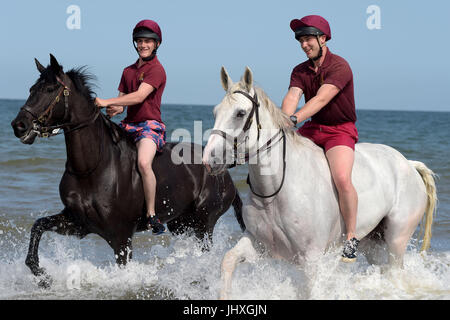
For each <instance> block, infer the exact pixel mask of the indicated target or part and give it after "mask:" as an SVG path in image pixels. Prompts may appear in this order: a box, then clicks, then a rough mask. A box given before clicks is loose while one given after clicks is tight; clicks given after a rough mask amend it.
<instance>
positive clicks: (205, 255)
mask: <svg viewBox="0 0 450 320" xmlns="http://www.w3.org/2000/svg"><path fill="white" fill-rule="evenodd" d="M23 103H24V101H21V100H0V114H1V116H0V148H1V153H0V181H1V183H0V299H200V300H202V299H217V298H218V294H219V290H220V265H221V260H222V257H223V255H224V254H225V252H226V251H227V250H229V249H231V248H232V247H233V246H234V245H235V244H236V242H237V241H238V239H239V237H240V236H241V231H240V227H239V225H238V223H237V221H236V219H235V217H234V213H233V209H229V210H228V211H227V212H226V213H225V214H224V215H223V216H222V217H221V218H220V219H219V221H218V223H217V224H216V227H215V229H214V235H213V244H212V246H211V249H210V250H209V251H205V250H203V249H204V245H205V243H202V242H198V241H196V240H195V238H194V237H193V236H191V235H189V234H184V235H180V236H173V235H162V236H159V237H155V236H152V235H151V234H150V232H144V233H138V234H135V237H134V239H133V245H134V247H133V249H134V252H133V261H131V262H130V263H129V264H128V265H127V267H126V268H119V267H118V266H117V265H116V264H115V259H114V254H113V251H112V249H111V248H110V247H109V246H108V245H107V243H106V242H105V241H104V240H103V239H102V238H100V237H99V236H97V235H93V234H92V235H88V236H87V237H85V238H84V239H82V240H79V239H77V238H75V237H66V236H61V235H57V234H55V233H52V232H46V233H44V235H43V237H42V240H41V243H40V246H39V257H40V264H41V266H42V267H44V268H45V269H46V270H47V272H48V274H49V275H51V277H52V278H53V284H52V286H51V287H50V288H49V289H46V290H44V289H41V288H40V287H39V286H38V279H36V278H35V277H34V276H33V275H32V274H31V272H30V270H29V269H28V268H27V267H26V266H25V263H24V262H25V258H26V254H27V251H28V242H29V238H30V230H31V226H32V225H33V223H34V221H35V220H36V219H38V218H40V217H44V216H48V215H53V214H56V213H59V212H60V211H61V210H62V208H63V207H62V203H61V200H60V198H59V193H58V185H59V181H60V179H61V176H62V173H63V172H64V164H65V159H66V153H65V144H64V137H63V136H62V135H60V136H55V137H52V138H50V139H37V140H36V142H35V143H34V144H33V145H31V146H29V145H24V144H22V143H20V141H19V139H17V138H16V137H15V136H14V134H13V131H12V128H11V126H10V122H11V120H12V119H14V117H15V116H16V114H17V112H18V110H19V108H20V107H21V106H22V105H23ZM212 108H213V106H191V105H163V107H162V110H163V121H164V122H165V124H166V126H167V128H168V134H167V136H168V140H169V141H170V140H171V139H172V138H173V139H179V136H180V135H179V133H180V132H181V131H180V129H183V130H185V131H184V132H189V133H191V136H192V137H194V134H195V130H196V129H195V128H196V127H197V128H198V124H199V123H200V124H201V127H202V133H203V132H205V131H206V130H208V129H211V128H212V126H213V123H214V119H213V115H212ZM357 114H358V121H357V127H358V131H359V139H360V142H374V143H383V144H387V145H390V146H392V147H394V148H396V149H397V150H399V151H400V152H402V153H403V154H404V155H405V157H407V158H408V159H411V160H418V161H422V162H424V163H425V164H426V165H427V166H428V167H429V168H431V169H432V170H433V171H434V172H435V173H436V174H437V175H438V178H437V180H436V184H437V191H438V198H439V204H438V208H437V213H436V216H435V219H434V225H433V238H432V240H431V249H430V250H429V251H428V252H427V253H425V254H421V253H419V248H420V241H418V240H417V238H418V234H419V232H416V233H415V234H414V236H413V239H412V240H411V241H410V243H409V245H408V249H407V252H406V254H405V258H404V268H403V269H396V268H387V267H386V266H385V265H371V264H369V263H368V262H367V260H366V259H365V257H364V256H363V255H360V256H359V257H358V260H357V262H356V263H354V264H344V263H341V262H340V253H341V252H340V250H341V249H340V248H336V249H332V250H330V251H329V252H327V253H326V254H324V255H323V256H322V257H321V258H320V260H319V261H315V262H314V264H313V265H305V266H297V265H293V264H290V263H288V262H285V261H280V260H274V259H271V258H269V257H267V256H265V255H262V256H261V258H260V259H259V260H258V261H256V262H255V263H243V264H240V265H239V266H238V267H237V269H236V271H235V274H234V277H233V288H232V292H231V297H232V298H233V299H245V300H246V299H333V300H335V299H342V300H345V299H449V298H450V270H449V267H450V165H449V161H448V159H449V158H450V144H449V140H450V130H449V129H448V124H449V123H450V113H449V112H408V111H372V110H357ZM122 118H123V116H122ZM120 119H121V117H120V116H119V117H117V119H115V121H119V120H120ZM196 122H197V124H195V123H196ZM205 138H206V136H205V137H202V136H201V135H200V137H199V136H198V134H197V137H196V139H197V141H195V142H202V141H203V143H206V140H204V139H205ZM230 173H231V175H232V177H233V180H234V182H235V183H236V185H237V186H238V189H239V192H240V194H241V196H242V197H245V196H247V194H248V192H249V189H248V186H247V185H246V183H245V179H246V176H247V170H246V167H245V166H241V167H237V168H234V169H231V170H230Z"/></svg>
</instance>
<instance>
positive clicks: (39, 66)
mask: <svg viewBox="0 0 450 320" xmlns="http://www.w3.org/2000/svg"><path fill="white" fill-rule="evenodd" d="M34 62H35V63H36V67H37V69H38V71H39V73H42V72H44V70H45V67H44V66H43V65H42V64H41V63H40V62H39V61H38V60H37V59H36V58H34Z"/></svg>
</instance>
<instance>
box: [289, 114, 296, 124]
mask: <svg viewBox="0 0 450 320" xmlns="http://www.w3.org/2000/svg"><path fill="white" fill-rule="evenodd" d="M289 119H291V121H292V123H293V124H294V126H296V125H297V117H296V116H294V115H292V116H290V117H289Z"/></svg>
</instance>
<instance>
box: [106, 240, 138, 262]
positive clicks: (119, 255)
mask: <svg viewBox="0 0 450 320" xmlns="http://www.w3.org/2000/svg"><path fill="white" fill-rule="evenodd" d="M131 237H132V236H129V237H126V238H125V239H123V240H114V241H113V242H111V247H112V248H113V250H114V256H115V257H116V263H117V264H118V265H119V266H125V265H126V264H127V262H128V261H129V260H131V259H132V258H133V241H132V238H131Z"/></svg>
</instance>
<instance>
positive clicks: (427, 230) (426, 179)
mask: <svg viewBox="0 0 450 320" xmlns="http://www.w3.org/2000/svg"><path fill="white" fill-rule="evenodd" d="M409 162H410V163H411V164H412V165H413V166H414V168H415V169H416V170H417V172H419V174H420V176H421V177H422V180H423V183H424V184H425V188H426V191H427V207H426V210H425V215H424V217H423V220H424V221H422V225H421V228H420V229H421V234H423V242H422V248H421V249H420V251H425V250H427V249H428V248H429V247H430V241H431V225H432V224H433V216H434V214H435V212H436V204H437V201H438V199H437V195H436V184H435V181H434V177H435V176H436V174H435V173H434V172H433V171H431V169H429V168H428V167H427V166H426V165H425V164H424V163H422V162H419V161H411V160H409ZM424 222H425V227H424V226H423V224H424Z"/></svg>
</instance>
